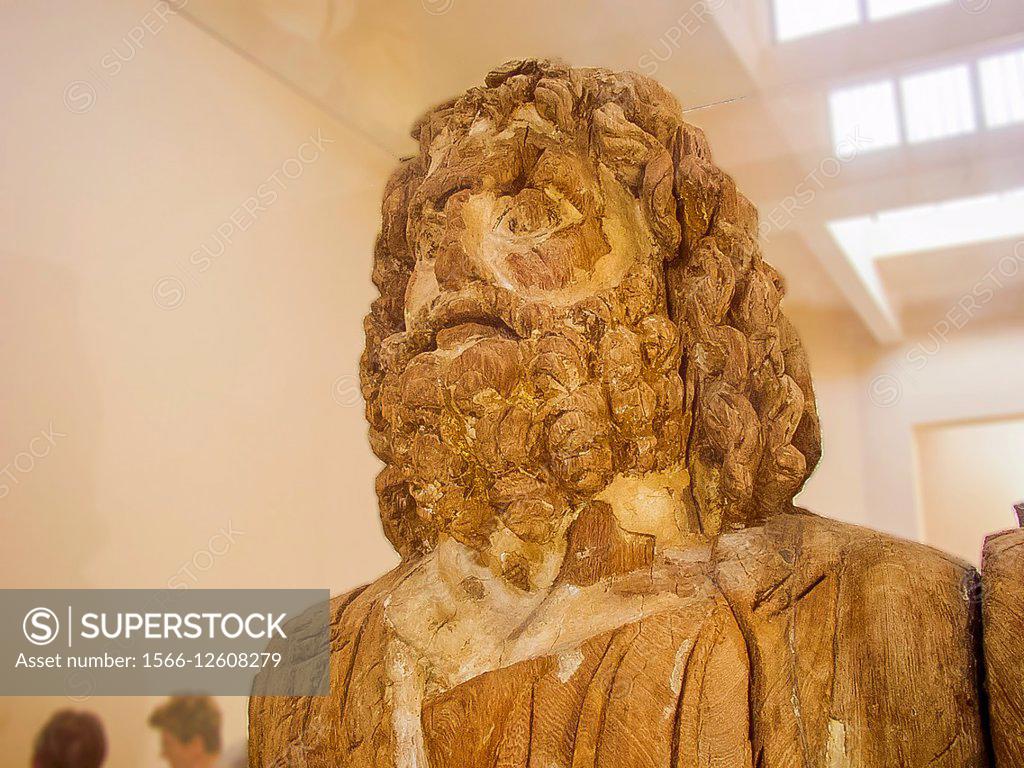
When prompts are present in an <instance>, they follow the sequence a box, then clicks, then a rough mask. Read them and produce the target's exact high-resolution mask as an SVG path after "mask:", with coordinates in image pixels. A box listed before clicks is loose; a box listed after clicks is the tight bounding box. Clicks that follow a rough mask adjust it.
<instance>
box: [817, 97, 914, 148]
mask: <svg viewBox="0 0 1024 768" xmlns="http://www.w3.org/2000/svg"><path fill="white" fill-rule="evenodd" d="M829 105H830V106H831V112H832V144H833V146H834V147H835V148H836V150H837V151H838V150H840V149H843V148H844V147H843V145H844V143H845V145H846V147H849V146H850V145H851V144H852V145H853V146H856V147H857V148H858V151H860V152H871V151H873V150H876V149H884V148H885V147H891V146H893V145H895V144H899V143H900V128H899V119H898V118H897V116H896V89H895V87H893V83H892V81H891V80H883V81H882V82H879V83H868V84H867V85H859V86H856V87H854V88H843V89H841V90H837V91H833V92H832V93H831V94H830V96H829Z"/></svg>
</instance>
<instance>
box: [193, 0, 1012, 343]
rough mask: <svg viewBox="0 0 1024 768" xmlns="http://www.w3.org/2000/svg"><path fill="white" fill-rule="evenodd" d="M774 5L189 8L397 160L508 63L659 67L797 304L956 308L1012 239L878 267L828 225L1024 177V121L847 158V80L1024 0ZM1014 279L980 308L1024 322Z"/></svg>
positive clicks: (917, 59) (245, 3) (209, 2)
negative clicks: (897, 6)
mask: <svg viewBox="0 0 1024 768" xmlns="http://www.w3.org/2000/svg"><path fill="white" fill-rule="evenodd" d="M770 2H771V0H696V1H695V2H690V0H684V2H683V3H680V2H678V1H676V2H665V1H664V0H647V1H646V2H642V3H635V2H617V1H615V0H590V1H589V2H587V1H585V0H561V2H551V0H546V1H545V2H541V1H539V0H518V1H517V2H516V3H497V2H490V1H488V0H388V1H387V2H384V1H382V0H373V1H371V0H190V2H189V3H188V6H187V8H186V10H185V13H186V15H187V16H189V18H191V19H192V20H193V21H194V22H195V23H196V24H198V25H200V26H201V27H203V28H204V29H206V30H207V31H209V32H210V33H211V34H213V35H215V36H217V37H218V38H220V39H221V40H223V41H224V42H225V43H227V44H228V45H231V46H233V47H234V48H236V49H237V50H238V51H239V52H241V53H242V54H243V55H245V56H247V57H249V58H250V59H251V60H252V61H253V62H254V63H256V64H258V65H259V66H261V67H264V68H265V69H267V70H268V71H270V72H272V73H273V74H275V75H276V76H278V77H279V78H281V79H282V80H283V81H285V82H287V83H288V84H289V85H291V86H292V87H294V88H296V89H297V90H299V91H301V92H302V93H303V94H305V95H306V96H307V97H308V98H310V99H311V100H314V101H316V102H317V103H318V104H320V105H321V106H322V107H323V108H324V109H325V110H327V111H329V112H330V113H332V114H333V115H334V116H335V117H337V118H338V119H339V120H341V121H343V122H345V123H347V124H348V125H349V126H351V127H352V128H353V129H354V130H356V131H358V132H359V133H361V134H362V135H364V136H365V137H366V138H367V139H368V140H369V141H372V142H373V143H375V144H377V145H378V146H380V147H382V148H383V149H385V150H386V151H387V152H389V153H391V154H392V155H394V156H395V157H396V158H398V157H400V156H402V155H407V154H409V153H411V152H412V151H414V145H413V143H412V141H411V139H409V137H408V135H407V129H408V126H410V125H411V124H412V122H413V121H414V120H415V119H416V118H417V117H418V116H419V115H420V114H421V113H422V112H423V111H425V109H427V108H428V107H430V106H431V105H433V104H435V103H438V102H441V101H444V100H446V99H448V98H450V97H451V96H452V95H454V94H456V93H458V92H460V91H462V90H465V89H466V88H468V87H471V86H474V85H477V84H479V83H480V82H481V81H482V78H483V75H484V74H485V73H486V72H487V71H488V70H489V69H491V68H492V67H493V66H494V65H496V64H498V63H500V62H502V61H505V60H508V59H513V58H524V57H529V56H555V57H559V58H562V59H564V60H566V61H569V62H571V63H573V64H577V65H600V66H605V67H609V68H613V69H631V70H637V71H642V72H645V73H647V74H652V75H653V76H654V77H656V78H657V79H658V80H660V81H661V82H662V83H663V84H665V85H666V86H667V87H669V88H670V89H671V90H672V91H673V92H674V93H675V94H676V96H677V97H678V98H679V100H680V102H681V103H682V105H683V108H684V109H685V110H686V111H687V119H688V120H689V121H690V122H693V123H694V124H696V125H699V126H700V127H702V128H703V129H704V130H705V131H706V132H707V135H708V138H709V139H710V141H711V144H712V147H713V149H714V152H715V159H716V161H717V162H718V164H719V165H721V166H722V167H723V168H724V169H726V170H727V171H728V172H729V173H731V174H732V175H733V176H734V177H735V178H736V180H737V183H738V185H739V187H740V188H741V189H742V190H743V191H744V193H745V194H746V195H747V196H748V197H749V198H750V199H751V200H752V201H753V202H754V203H755V204H756V205H757V206H758V208H759V209H760V211H761V217H762V222H763V224H762V226H763V228H765V229H766V231H765V250H766V255H767V258H768V259H769V260H770V261H771V262H772V263H773V264H775V266H776V267H778V268H779V270H780V271H781V272H782V273H783V274H784V275H785V276H786V278H787V284H788V287H789V291H788V296H787V304H788V305H789V306H790V307H792V308H797V309H799V310H813V311H821V310H830V311H853V312H855V313H856V314H857V315H858V316H859V317H860V319H861V320H862V321H863V323H864V324H865V326H866V327H867V329H868V330H869V331H870V332H871V333H872V334H873V335H874V336H875V338H876V339H877V340H878V341H879V342H883V343H887V342H895V341H898V340H899V339H900V338H902V336H903V335H904V334H905V333H908V332H912V331H914V330H918V329H920V328H922V327H923V328H927V327H929V326H931V325H933V324H934V323H940V322H942V321H943V318H944V317H947V316H948V315H949V314H950V312H951V311H952V312H955V310H956V307H957V306H962V304H960V303H962V301H963V298H964V296H965V295H967V294H968V293H970V292H971V291H972V290H973V289H974V288H975V286H976V285H977V283H978V281H979V280H982V279H983V278H984V276H985V275H986V274H989V273H990V272H991V271H992V269H993V268H994V267H995V266H996V265H997V264H998V263H999V262H1000V259H1002V258H1004V257H1006V256H1007V254H1010V255H1012V254H1013V248H1014V243H1013V242H1012V241H1001V242H1000V241H997V242H990V243H986V244H984V245H977V246H959V247H956V248H937V249H930V250H929V251H928V252H926V253H907V254H904V255H901V256H898V257H888V258H885V259H879V260H877V261H874V262H871V263H861V262H858V261H857V260H856V259H853V258H851V257H849V256H848V255H847V254H846V253H845V252H844V251H843V249H842V248H840V247H839V246H838V245H837V243H836V241H835V240H834V239H833V238H832V237H831V236H830V234H829V231H828V228H827V223H828V221H830V220H833V219H838V218H845V217H850V216H863V215H870V214H874V213H877V212H879V211H885V210H887V209H895V208H904V207H907V206H915V205H921V204H925V203H930V202H935V201H942V200H947V199H951V198H957V197H964V196H970V195H976V194H981V193H985V192H992V191H1000V190H1004V189H1012V188H1015V187H1024V162H1022V161H1024V123H1018V124H1017V125H1015V126H1009V127H1005V128H1001V129H999V130H978V131H977V132H975V133H971V134H968V135H964V136H958V137H955V138H948V139H943V140H939V141H933V142H929V143H926V144H917V145H907V144H903V145H900V146H896V147H892V148H889V149H883V150H880V151H870V152H868V151H865V152H859V151H854V152H852V153H849V155H844V154H842V153H839V154H837V151H836V149H835V148H833V145H832V133H831V125H830V116H829V92H830V91H831V90H832V89H834V88H839V87H844V86H848V85H850V84H858V83H861V82H865V81H872V80H878V79H883V78H896V79H898V78H899V77H900V76H902V75H904V74H908V73H913V72H916V71H918V70H921V69H927V68H929V67H935V66H941V65H943V64H946V63H958V62H962V61H968V60H970V61H973V60H975V59H977V58H978V57H981V56H984V55H986V54H989V53H992V52H998V51H1003V50H1006V49H1008V48H1009V49H1012V48H1014V47H1022V46H1024V3H1022V2H1021V0H958V2H953V1H952V0H947V2H946V4H944V5H939V6H937V7H932V8H928V9H924V10H921V11H919V12H916V13H909V14H905V15H901V16H898V17H896V18H892V19H887V20H885V21H879V22H873V23H863V24H860V25H858V26H853V27H847V28H844V29H840V30H835V31H832V32H827V33H824V34H820V35H815V36H811V37H806V38H802V39H799V40H794V41H791V42H786V43H776V42H775V41H774V39H773V21H772V12H771V5H770ZM764 222H770V223H764ZM1022 248H1024V246H1022ZM1018 250H1019V252H1021V262H1024V251H1022V250H1020V249H1018ZM1001 277H1002V278H1003V279H1001V280H1000V285H999V287H998V290H996V291H994V296H993V297H992V298H991V299H989V300H986V301H984V302H980V301H979V302H975V306H974V307H973V308H972V309H971V317H970V319H971V320H972V321H976V322H981V321H982V320H983V319H984V320H985V321H988V322H1003V323H1005V322H1020V321H1021V320H1024V263H1022V264H1021V269H1019V270H1018V271H1017V272H1016V273H1014V274H1013V275H1001Z"/></svg>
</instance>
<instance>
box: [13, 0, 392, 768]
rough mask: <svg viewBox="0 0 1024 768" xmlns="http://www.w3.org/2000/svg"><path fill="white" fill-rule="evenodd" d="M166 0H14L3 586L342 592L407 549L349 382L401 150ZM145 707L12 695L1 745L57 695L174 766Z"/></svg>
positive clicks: (130, 760) (121, 764)
mask: <svg viewBox="0 0 1024 768" xmlns="http://www.w3.org/2000/svg"><path fill="white" fill-rule="evenodd" d="M152 8H154V5H153V4H152V3H151V2H145V1H144V0H140V1H139V2H133V1H130V0H117V1H113V0H80V1H79V2H75V3H62V4H60V10H59V12H58V11H57V10H55V9H54V8H53V7H52V6H49V5H47V4H38V3H17V2H16V3H6V4H4V6H3V10H2V19H3V21H2V23H0V51H2V54H0V55H2V56H3V59H4V65H3V71H4V76H3V78H2V80H0V89H2V91H0V103H2V105H3V107H2V111H3V115H4V119H3V120H0V285H2V286H3V299H2V302H0V369H2V370H3V372H4V375H3V377H2V379H0V419H2V425H0V466H3V468H4V469H3V470H2V472H3V474H2V475H0V526H2V533H0V586H2V587H42V588H46V587H164V586H167V585H169V584H170V585H183V586H189V587H202V588H206V587H260V586H276V587H281V586H292V587H329V588H331V590H332V591H334V592H339V591H343V590H347V589H349V588H351V587H353V586H355V585H357V584H359V583H361V582H365V581H367V580H369V579H371V578H373V577H374V576H376V575H377V574H379V573H380V572H381V571H382V570H386V569H387V568H389V567H391V565H392V564H393V563H395V562H396V560H397V558H396V556H395V555H394V553H393V552H392V550H391V548H390V546H389V545H388V544H387V542H386V541H385V540H384V538H383V536H382V534H381V532H380V526H379V524H378V521H377V517H376V508H375V497H374V494H373V478H374V475H375V474H376V472H377V469H378V465H377V462H376V460H375V459H374V457H373V456H372V455H371V454H370V452H369V450H368V449H367V447H366V430H365V425H364V421H363V416H362V403H361V400H360V399H359V397H358V388H357V386H356V384H355V378H354V377H355V376H356V372H357V359H358V355H359V352H360V350H361V348H362V338H361V335H362V334H361V321H362V316H363V314H364V313H365V311H366V309H367V307H368V304H369V301H370V300H371V298H372V296H373V293H374V291H373V287H372V285H371V284H370V281H369V273H370V254H371V252H372V242H373V237H374V235H375V232H376V229H377V227H378V210H379V199H380V194H381V190H382V188H383V182H384V179H385V178H386V175H387V173H388V172H389V171H390V168H391V166H392V165H393V162H394V160H393V158H391V157H389V156H387V155H385V154H384V153H382V152H381V151H380V150H379V149H377V148H376V147H374V146H373V145H371V144H367V143H366V142H365V141H363V140H362V139H360V138H359V137H358V136H355V135H353V134H351V133H350V132H348V131H347V129H346V128H345V127H343V126H341V125H339V124H337V123H335V122H333V121H332V120H331V119H330V118H328V117H327V116H325V115H324V114H323V113H322V112H320V111H319V110H317V109H316V108H314V107H313V106H311V105H310V104H308V103H307V102H305V101H304V100H302V99H300V98H299V97H297V96H296V95H294V94H293V93H292V92H291V91H290V90H288V89H287V88H285V87H283V86H281V85H280V84H279V83H278V82H277V81H276V80H274V79H272V78H270V77H268V76H267V75H265V74H263V73H262V72H261V71H260V70H259V69H257V68H255V67H253V66H252V65H251V64H250V63H248V62H246V61H244V60H243V59H241V58H239V57H238V56H236V55H235V54H233V53H231V52H230V51H229V50H228V49H227V48H225V47H223V46H222V45H220V44H219V43H217V42H216V41H214V40H213V39H211V38H210V37H208V36H207V35H206V34H204V33H203V32H201V31H199V30H197V29H196V28H195V27H194V26H193V25H191V24H190V23H189V22H187V21H185V20H183V19H181V18H175V17H174V16H173V15H172V16H168V17H166V18H164V19H160V18H158V17H154V15H153V13H152V10H151V9H152ZM140 30H141V32H140ZM112 57H113V58H112ZM253 197H256V198H257V201H258V203H259V206H256V205H254V204H253V203H252V202H251V201H250V199H251V198H253ZM247 201H250V202H249V203H248V208H249V211H246V204H247ZM233 216H234V217H235V221H236V223H234V224H232V223H231V222H232V217H233ZM228 238H230V243H227V242H226V241H227V239H228ZM204 248H205V251H204V250H203V249H204ZM197 252H198V253H197ZM226 542H230V543H226ZM153 704H154V702H153V701H150V700H137V699H116V698H96V699H92V700H89V701H87V702H81V703H74V702H68V701H65V700H63V699H6V698H0V744H3V747H4V748H3V750H0V766H4V767H5V768H6V766H18V767H19V768H21V767H23V766H25V765H28V759H29V758H28V751H29V743H30V740H31V738H32V736H33V734H34V732H35V730H36V729H37V728H38V726H39V724H40V723H41V722H42V721H43V720H44V719H45V718H46V717H47V716H48V714H49V712H50V711H51V710H53V709H54V708H57V707H59V706H67V705H74V706H81V707H87V708H91V709H94V710H96V711H98V712H99V713H100V714H101V715H102V716H103V718H104V719H105V721H106V723H107V726H108V729H109V735H110V740H111V744H112V752H111V760H110V765H111V766H112V768H128V767H129V766H132V767H133V768H134V767H135V766H155V765H158V764H160V763H159V760H158V757H157V741H156V739H155V736H154V734H153V733H152V732H150V731H149V729H147V728H146V726H145V716H146V714H147V712H148V711H149V709H151V708H152V706H153ZM243 704H244V702H243V700H241V699H232V700H225V701H224V705H225V708H226V717H227V722H226V739H227V741H228V742H232V741H237V740H238V739H240V738H241V737H242V735H243V734H244V729H245V717H244V708H243Z"/></svg>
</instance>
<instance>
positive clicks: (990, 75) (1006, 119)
mask: <svg viewBox="0 0 1024 768" xmlns="http://www.w3.org/2000/svg"><path fill="white" fill-rule="evenodd" d="M978 76H979V78H980V79H981V95H982V102H983V103H984V105H985V123H986V125H988V126H989V128H998V127H999V126H1001V125H1009V124H1010V123H1019V122H1022V121H1024V51H1014V52H1012V53H1004V54H1001V55H999V56H989V57H988V58H986V59H982V60H981V61H980V62H978Z"/></svg>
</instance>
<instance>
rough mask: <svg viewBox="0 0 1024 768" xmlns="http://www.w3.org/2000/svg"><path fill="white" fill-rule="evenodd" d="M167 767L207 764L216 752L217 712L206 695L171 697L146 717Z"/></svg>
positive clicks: (189, 766)
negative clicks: (155, 730)
mask: <svg viewBox="0 0 1024 768" xmlns="http://www.w3.org/2000/svg"><path fill="white" fill-rule="evenodd" d="M149 724H150V725H151V726H153V727H154V728H157V729H158V730H159V731H160V755H161V757H163V758H164V759H165V760H167V762H168V763H170V765H171V768H193V767H194V766H203V765H208V764H210V763H212V762H213V760H214V759H215V758H216V757H217V754H218V753H219V752H220V710H219V709H218V708H217V705H216V704H214V702H213V699H211V698H210V697H209V696H172V697H171V698H170V699H168V700H167V702H165V703H164V704H162V705H161V706H159V707H157V708H156V709H155V710H154V711H153V714H151V715H150V716H149Z"/></svg>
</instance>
